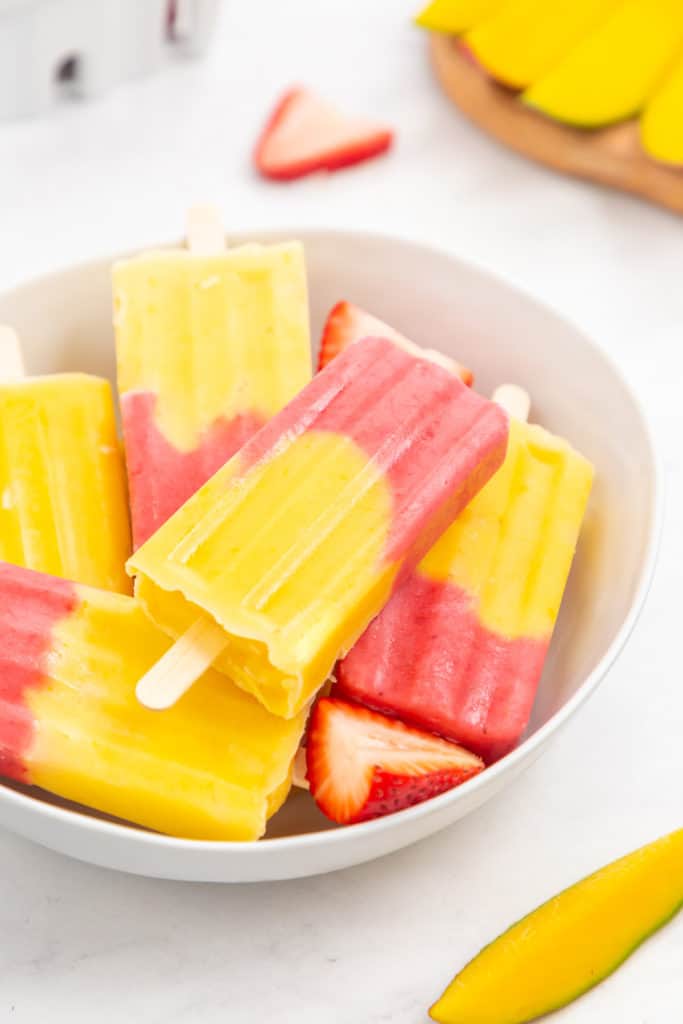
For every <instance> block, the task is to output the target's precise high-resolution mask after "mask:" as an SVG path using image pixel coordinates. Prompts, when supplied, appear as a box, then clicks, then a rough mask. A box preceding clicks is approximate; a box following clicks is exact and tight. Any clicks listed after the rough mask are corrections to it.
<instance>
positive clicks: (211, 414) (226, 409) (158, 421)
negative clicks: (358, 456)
mask: <svg viewBox="0 0 683 1024" xmlns="http://www.w3.org/2000/svg"><path fill="white" fill-rule="evenodd" d="M196 237H197V236H196V228H195V234H194V235H191V236H190V240H191V243H192V244H191V247H190V249H189V250H183V249H175V250H168V251H159V252H148V253H144V254H143V255H141V256H137V257H135V258H133V259H130V260H126V261H124V262H121V263H118V264H117V265H116V266H115V267H114V309H115V313H114V322H115V326H116V348H117V362H118V379H119V393H120V398H121V416H122V420H123V433H124V438H125V443H126V458H127V464H128V478H129V487H130V494H131V506H132V511H133V538H134V542H135V546H138V545H140V544H142V543H143V542H144V541H145V540H147V538H148V537H149V536H150V535H151V534H152V533H154V531H155V530H156V529H158V528H159V526H161V524H162V523H163V522H165V521H166V519H168V517H169V516H170V515H171V514H172V513H173V512H175V511H176V509H177V508H179V507H180V505H182V504H183V502H184V501H186V500H187V498H189V497H190V495H191V494H194V492H195V491H196V490H197V489H198V488H199V487H200V486H201V485H202V484H203V483H205V481H206V480H208V478H209V477H210V476H211V475H212V474H213V473H215V471H216V470H217V469H219V468H220V467H221V466H222V465H223V464H224V463H225V462H226V461H227V460H228V459H229V458H230V456H232V455H233V454H234V453H235V452H236V451H237V450H238V448H240V447H241V446H242V445H243V444H244V442H245V441H246V440H248V438H250V437H251V436H252V434H254V433H255V432H256V431H257V430H258V429H259V428H260V427H262V426H263V424H264V423H265V422H266V421H267V420H268V419H270V417H271V416H273V415H274V414H275V413H276V412H278V411H279V410H280V409H281V408H282V406H284V405H285V404H286V403H287V402H288V401H289V400H290V399H291V398H293V397H294V395H295V394H296V393H297V392H298V391H299V390H300V389H301V388H302V387H303V386H304V385H305V384H306V383H307V382H308V381H309V380H310V377H311V352H310V340H309V328H308V298H307V287H306V269H305V264H304V256H303V249H302V247H301V245H300V244H299V243H298V242H287V243H283V244H278V245H244V246H239V247H238V248H235V249H232V250H227V251H226V250H225V248H224V245H223V244H222V232H221V237H219V244H218V245H216V246H214V247H211V246H210V245H208V246H207V245H204V244H203V245H198V244H197V243H196Z"/></svg>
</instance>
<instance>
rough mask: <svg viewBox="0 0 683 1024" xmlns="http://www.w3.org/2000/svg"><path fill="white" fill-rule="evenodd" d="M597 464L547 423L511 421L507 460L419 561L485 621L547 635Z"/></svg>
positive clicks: (523, 633) (517, 633) (509, 630)
mask: <svg viewBox="0 0 683 1024" xmlns="http://www.w3.org/2000/svg"><path fill="white" fill-rule="evenodd" d="M592 482H593V467H592V466H591V464H590V463H589V462H588V460H587V459H585V458H584V457H583V456H582V455H579V453H578V452H576V451H575V450H574V449H573V448H572V447H571V445H569V444H567V442H566V441H563V440H562V439H561V438H557V437H554V436H553V435H552V434H550V433H548V431H547V430H544V429H543V428H542V427H539V426H534V425H530V424H528V423H520V422H519V421H517V420H512V421H511V422H510V437H509V441H508V451H507V455H506V458H505V462H504V463H503V466H502V468H501V469H499V470H498V472H497V473H496V474H495V475H494V476H493V478H492V479H491V480H489V482H488V483H487V484H486V486H485V487H484V488H483V489H482V490H481V491H480V492H479V494H478V495H477V496H476V497H475V498H474V499H473V500H472V501H471V502H470V504H469V505H468V506H467V508H465V509H464V511H463V512H461V513H460V515H459V516H458V518H457V520H456V521H455V523H454V524H453V525H452V526H451V527H450V529H448V530H447V531H446V533H444V534H443V535H442V537H441V538H440V540H438V541H437V543H436V544H435V545H434V547H433V548H432V549H431V551H430V552H429V554H428V555H427V556H426V557H425V558H424V559H423V560H422V562H421V563H420V565H419V569H418V571H419V573H420V574H421V575H423V576H427V577H428V578H429V579H433V580H437V581H446V580H447V581H449V582H450V583H453V584H455V585H456V586H458V587H461V588H462V589H464V590H465V591H466V592H467V593H468V594H470V595H471V596H472V598H473V599H474V601H475V606H476V608H477V615H478V617H479V620H480V622H481V624H482V625H483V626H485V627H486V628H487V629H490V630H492V631H493V632H495V633H498V634H500V635H501V636H505V637H509V638H515V637H529V638H543V637H547V636H550V634H551V633H552V631H553V627H554V625H555V620H556V618H557V615H558V612H559V610H560V604H561V602H562V595H563V593H564V588H565V585H566V582H567V576H568V575H569V569H570V567H571V564H572V559H573V557H574V552H575V549H576V541H577V538H578V535H579V530H580V529H581V523H582V521H583V517H584V513H585V510H586V503H587V501H588V496H589V494H590V489H591V485H592Z"/></svg>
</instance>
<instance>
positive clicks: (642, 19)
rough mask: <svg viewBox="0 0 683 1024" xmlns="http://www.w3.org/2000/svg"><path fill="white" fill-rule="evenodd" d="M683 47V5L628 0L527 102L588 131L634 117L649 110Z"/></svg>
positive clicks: (528, 93) (665, 0)
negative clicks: (660, 83)
mask: <svg viewBox="0 0 683 1024" xmlns="http://www.w3.org/2000/svg"><path fill="white" fill-rule="evenodd" d="M682 41H683V3H681V0H628V2H626V3H624V4H622V5H621V6H620V7H618V8H617V10H616V11H615V12H614V13H613V14H612V15H611V17H609V18H608V19H607V21H605V22H604V24H602V25H600V26H599V28H597V29H596V30H595V31H594V32H592V33H591V34H589V35H588V36H586V37H585V38H584V39H583V40H582V42H580V43H579V44H578V45H577V46H576V47H575V48H574V49H573V50H570V52H569V53H568V54H567V55H566V56H565V57H564V59H563V60H561V61H560V63H559V64H558V65H557V67H556V68H555V69H554V70H553V71H551V72H549V74H548V75H546V76H544V77H543V78H541V79H540V80H539V81H538V82H536V83H535V84H534V85H532V86H531V88H530V89H528V90H527V91H526V92H525V93H524V94H523V99H524V101H525V102H526V103H528V104H529V105H530V106H532V107H535V108H536V109H537V110H540V111H541V112H542V113H544V114H547V115H548V116H550V117H553V118H555V119H556V120H558V121H563V122H566V123H568V124H574V125H579V126H581V127H585V128H596V127H599V126H601V125H605V124H610V123H611V122H614V121H620V120H622V119H624V118H627V117H631V116H632V115H634V114H637V113H638V112H639V111H640V110H642V108H643V107H644V106H645V103H646V102H647V100H648V99H649V98H650V96H651V95H652V94H653V92H654V91H655V89H656V88H657V86H658V84H659V82H660V81H661V80H662V78H663V77H664V76H665V74H666V73H667V71H668V68H669V65H670V64H671V62H672V61H673V59H674V57H675V56H676V54H677V52H678V50H679V48H680V46H681V42H682Z"/></svg>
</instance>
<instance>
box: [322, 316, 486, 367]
mask: <svg viewBox="0 0 683 1024" xmlns="http://www.w3.org/2000/svg"><path fill="white" fill-rule="evenodd" d="M369 337H380V338H388V339H389V340H390V341H393V342H395V343H396V344H397V345H400V346H401V348H405V349H408V350H409V351H412V352H418V353H420V352H421V353H422V354H423V355H425V356H426V357H427V358H428V359H431V360H432V361H433V362H438V363H439V365H440V366H444V367H446V369H448V370H451V372H453V373H456V374H457V375H458V376H459V377H460V378H461V380H462V381H463V383H465V384H467V385H468V386H471V385H472V383H473V382H474V376H473V374H472V371H471V370H468V369H467V368H466V367H465V366H462V364H461V363H458V362H456V361H455V359H451V358H450V357H449V356H445V355H443V353H441V352H436V351H435V349H431V348H429V349H420V348H419V347H418V346H417V345H415V344H414V342H412V341H409V340H408V339H407V338H405V337H404V336H403V335H402V334H399V333H398V331H395V330H394V328H393V327H389V325H388V324H385V323H384V321H383V320H380V319H378V317H376V316H373V315H372V313H366V312H365V310H364V309H361V308H360V307H359V306H354V305H353V303H352V302H338V303H337V305H336V306H335V307H334V308H333V309H332V310H331V312H330V315H329V316H328V318H327V321H326V323H325V326H324V328H323V335H322V339H321V341H320V354H319V356H318V369H319V370H322V369H323V367H324V366H327V364H328V363H329V362H330V360H332V359H334V357H335V356H338V355H339V353H340V352H343V351H344V349H345V348H348V347H349V345H352V344H353V342H354V341H359V340H360V339H361V338H369Z"/></svg>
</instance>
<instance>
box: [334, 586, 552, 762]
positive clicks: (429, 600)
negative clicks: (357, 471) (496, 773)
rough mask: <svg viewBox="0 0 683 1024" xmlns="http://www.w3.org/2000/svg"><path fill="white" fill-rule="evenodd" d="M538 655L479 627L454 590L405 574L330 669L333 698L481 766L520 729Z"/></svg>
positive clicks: (537, 642)
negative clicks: (443, 742)
mask: <svg viewBox="0 0 683 1024" xmlns="http://www.w3.org/2000/svg"><path fill="white" fill-rule="evenodd" d="M547 649H548V642H547V640H542V639H531V638H526V637H521V638H517V639H509V638H506V637H503V636H500V635H498V634H496V633H494V632H492V631H491V630H488V629H486V628H485V627H484V626H482V625H481V623H480V622H479V619H478V618H477V615H476V611H475V610H474V608H473V605H472V600H471V598H470V596H469V595H468V594H467V593H466V592H465V591H464V590H462V589H460V588H459V587H456V586H454V585H453V584H452V583H449V582H436V581H434V580H430V579H427V578H426V577H424V576H422V575H420V574H419V573H417V572H415V573H413V574H412V575H411V576H410V577H409V578H408V579H407V581H406V582H405V583H404V584H403V585H402V586H401V587H400V589H399V590H398V591H397V592H396V593H395V594H394V596H393V597H392V599H391V600H390V602H389V604H388V605H387V606H386V607H385V608H384V610H383V611H382V612H381V613H380V614H379V615H378V616H377V618H376V619H374V621H373V622H372V623H371V624H370V626H369V627H368V629H367V630H366V631H365V633H364V634H363V636H362V637H361V638H360V640H359V641H358V643H357V644H356V645H355V647H354V648H353V649H352V650H351V651H350V653H349V654H348V655H347V656H346V658H344V660H343V661H341V662H340V663H339V665H338V666H337V673H336V674H337V679H338V691H339V693H340V694H343V695H345V696H348V697H350V698H352V699H353V700H356V701H360V702H362V703H363V704H366V705H368V706H369V707H371V708H376V709H378V710H380V711H384V712H386V713H388V714H392V715H396V716H397V717H398V718H400V719H402V720H404V721H406V722H411V723H413V724H414V725H417V726H419V727H420V728H423V729H428V730H430V731H432V732H435V733H438V734H439V735H440V736H444V737H447V738H448V739H451V740H454V741H455V742H457V743H462V744H463V745H464V746H465V747H467V748H468V750H472V751H474V752H475V753H476V754H479V755H480V756H481V757H483V758H484V760H485V761H487V762H491V761H495V760H497V759H498V758H500V757H502V756H503V755H504V754H507V753H508V752H509V751H510V750H512V749H513V747H515V746H516V745H517V743H518V742H519V739H520V737H521V735H522V733H523V732H524V730H525V728H526V726H527V723H528V721H529V716H530V714H531V708H532V706H533V703H534V699H535V696H536V690H537V688H538V682H539V680H540V677H541V672H542V670H543V662H544V660H545V656H546V652H547Z"/></svg>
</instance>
